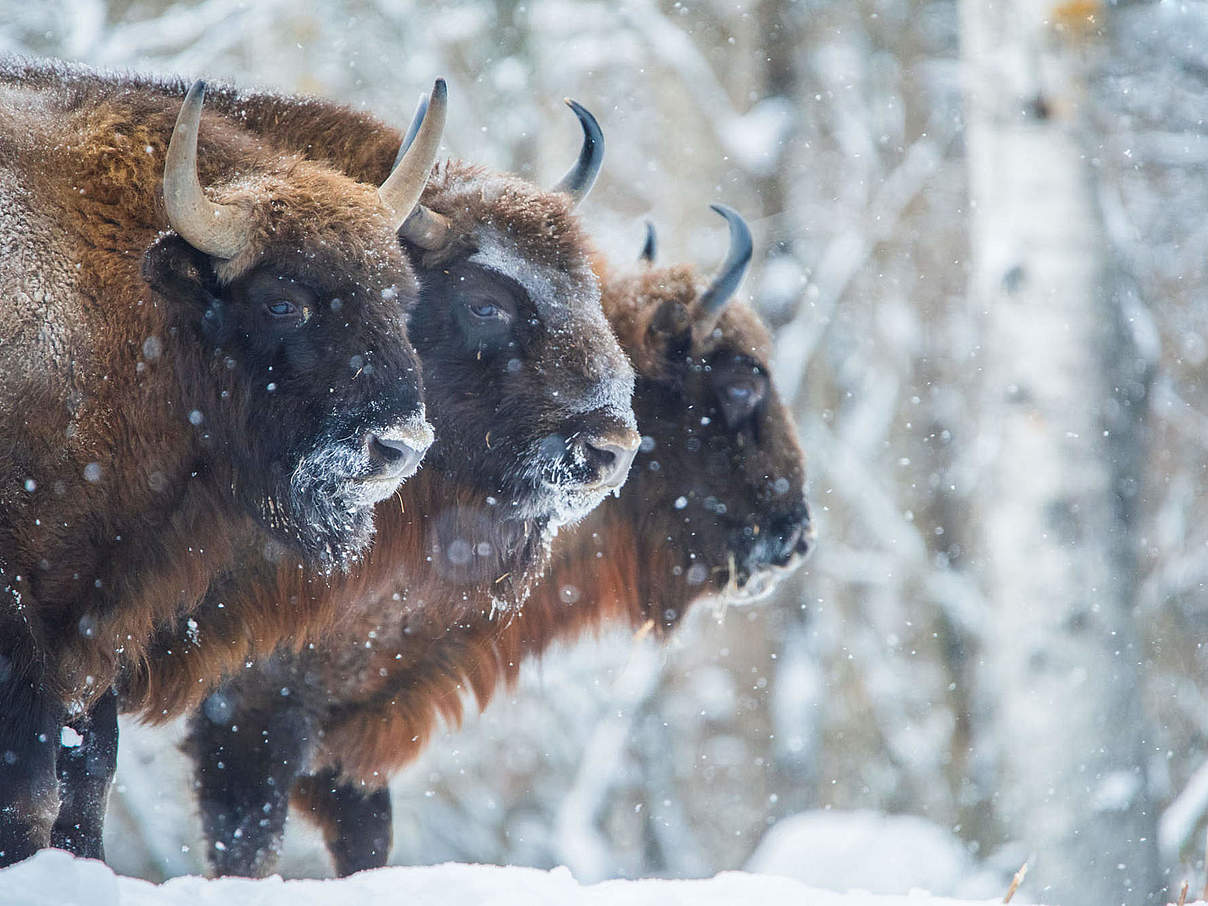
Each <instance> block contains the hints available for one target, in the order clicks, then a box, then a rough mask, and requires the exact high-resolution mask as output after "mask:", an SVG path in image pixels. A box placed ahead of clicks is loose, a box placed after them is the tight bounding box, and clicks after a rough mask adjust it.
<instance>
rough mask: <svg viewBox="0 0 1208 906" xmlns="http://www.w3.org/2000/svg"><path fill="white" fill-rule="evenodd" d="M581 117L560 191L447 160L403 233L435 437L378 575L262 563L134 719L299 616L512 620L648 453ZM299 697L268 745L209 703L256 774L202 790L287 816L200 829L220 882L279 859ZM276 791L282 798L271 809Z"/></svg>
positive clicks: (298, 729) (303, 719)
mask: <svg viewBox="0 0 1208 906" xmlns="http://www.w3.org/2000/svg"><path fill="white" fill-rule="evenodd" d="M277 102H278V103H289V100H288V99H278V101H277ZM308 109H309V105H308ZM575 112H576V114H577V116H578V117H579V119H580V122H581V124H582V126H583V129H584V142H583V150H582V151H581V153H580V158H579V161H578V162H577V163H576V164H575V166H573V167H572V168H571V170H570V172H569V173H568V174H567V176H566V177H565V178H564V179H563V180H562V181H561V182H559V183H558V185H557V186H556V187H555V188H554V190H553V191H542V190H540V189H537V188H536V187H534V186H532V185H531V184H529V183H526V182H524V181H522V180H519V179H516V178H514V177H510V176H505V175H501V174H496V173H491V172H489V171H486V170H484V169H482V168H480V167H474V166H471V165H468V164H464V163H460V162H448V163H444V164H442V165H440V166H439V167H437V169H436V171H435V172H434V173H433V175H432V177H431V180H430V182H429V186H428V188H427V190H426V192H425V194H424V196H423V206H422V208H420V209H419V210H418V211H417V214H416V215H415V217H414V219H413V220H412V221H409V225H414V224H415V223H420V224H422V225H423V227H424V236H423V237H422V238H421V239H420V240H414V239H412V238H408V236H407V235H403V236H402V238H403V243H402V245H403V247H404V249H405V250H406V251H407V253H408V254H409V255H410V256H411V257H412V260H413V262H414V263H415V267H416V270H417V272H418V273H419V276H420V279H421V287H422V289H421V294H420V301H419V303H418V305H417V306H416V307H415V309H414V310H413V312H412V313H411V316H410V334H411V339H412V342H413V343H414V344H415V347H416V349H417V350H418V352H419V353H420V355H421V358H422V360H423V363H424V371H425V376H426V387H427V402H428V414H429V417H430V418H431V420H432V422H433V424H434V426H435V427H436V433H437V441H436V443H435V444H434V446H433V447H432V449H431V450H430V451H429V454H428V457H427V460H426V465H425V468H424V469H423V470H422V471H421V472H420V473H419V474H418V475H417V476H416V477H415V478H413V479H411V480H410V481H409V482H408V483H407V484H406V485H405V486H404V487H403V488H402V489H401V490H400V492H399V494H398V497H397V499H392V500H388V501H384V502H383V503H381V504H380V505H379V506H378V513H377V525H378V531H377V536H376V538H375V541H374V544H373V546H372V548H371V549H370V551H369V552H368V554H367V555H366V557H365V559H364V561H363V562H362V563H360V564H358V565H357V566H355V567H354V568H353V569H351V570H349V571H348V573H347V574H346V575H335V576H329V575H326V574H323V573H319V572H316V571H314V570H309V569H300V568H299V564H298V563H297V562H296V561H295V560H294V559H292V558H281V559H280V560H278V561H277V562H271V561H268V560H266V559H265V558H264V557H263V556H261V555H260V554H259V552H255V551H252V552H249V556H247V557H246V558H245V559H244V561H243V562H242V563H241V565H240V567H239V568H237V569H235V570H232V571H231V572H230V574H229V575H228V576H227V577H225V578H224V580H223V581H221V582H219V583H217V584H216V585H215V586H213V588H212V590H211V593H210V594H209V595H208V597H207V599H206V602H205V603H204V604H203V605H202V606H201V607H200V608H199V609H198V610H197V611H196V612H195V613H193V614H191V615H190V616H189V617H188V619H187V621H185V620H182V621H181V622H180V623H178V624H177V625H176V626H175V627H171V628H169V627H165V628H164V631H163V632H162V633H161V635H160V637H159V638H158V640H157V642H156V644H155V645H154V646H153V648H152V651H151V652H150V655H149V657H148V658H147V659H145V660H144V661H141V662H139V663H136V664H132V665H131V669H130V671H129V673H128V675H127V678H126V682H125V693H126V704H127V707H128V708H130V709H132V710H136V711H141V712H142V713H143V715H144V716H145V717H149V718H150V719H159V718H164V717H168V716H172V715H173V714H176V713H180V712H181V710H182V709H187V708H189V707H192V706H194V705H195V704H196V703H197V701H198V700H199V699H200V698H201V697H202V696H203V695H204V694H205V693H206V692H207V691H208V690H209V689H211V688H212V687H213V685H214V684H215V683H216V681H217V680H218V679H219V678H220V677H221V676H222V674H223V673H225V672H230V671H231V670H234V669H236V668H238V667H241V666H242V665H243V663H244V662H245V660H247V659H248V658H251V657H256V656H259V655H261V654H264V653H265V652H264V647H263V646H265V645H266V644H268V645H271V644H272V642H273V641H274V640H281V639H285V640H288V639H290V637H291V636H293V637H297V636H299V635H301V634H302V630H303V629H304V627H303V626H302V625H300V624H298V622H297V621H296V620H292V619H291V618H290V615H291V613H293V612H294V611H296V610H298V609H304V610H305V611H306V612H307V613H308V614H311V615H312V617H313V615H314V614H316V613H319V612H327V613H328V614H330V615H331V616H332V617H335V616H337V615H342V614H344V613H345V612H346V611H349V610H352V609H355V608H359V607H361V606H362V602H373V611H372V612H373V613H375V614H377V613H382V612H385V611H395V610H401V609H404V608H406V606H407V602H405V601H402V600H401V599H402V598H403V597H404V596H407V597H408V600H411V596H413V595H416V594H428V595H429V597H430V599H431V600H436V599H437V598H438V597H439V599H440V600H442V601H445V602H446V605H445V606H446V612H450V611H451V610H452V609H457V610H459V611H464V613H465V615H466V618H467V619H478V618H480V616H481V615H482V614H485V613H490V612H505V611H507V612H510V611H514V610H515V609H516V607H517V606H518V605H519V602H521V601H522V600H523V598H524V597H525V596H526V594H527V589H528V587H529V585H530V584H531V580H532V578H533V577H534V576H535V575H536V574H538V573H539V572H540V569H541V567H542V564H543V562H544V557H545V555H546V551H547V550H548V545H549V539H550V536H551V533H552V531H553V529H554V527H556V526H557V525H559V524H563V523H566V522H568V521H572V520H574V519H577V518H580V517H581V516H582V515H583V514H584V513H586V512H587V511H589V510H590V509H591V508H592V507H594V506H595V505H596V504H597V503H598V502H599V501H600V500H601V499H602V498H603V497H604V496H605V495H606V494H607V493H608V492H609V491H610V490H612V489H613V488H615V487H616V486H618V485H619V484H620V483H621V482H622V481H623V479H624V477H625V474H626V473H627V471H628V468H629V463H630V462H631V460H632V457H633V455H634V453H635V452H636V449H637V446H638V443H639V437H638V435H637V433H636V430H635V421H634V416H633V413H632V409H631V408H630V395H631V393H632V387H633V372H632V369H631V368H630V366H629V363H628V360H627V359H626V358H625V356H624V354H623V352H622V351H621V349H620V347H619V346H618V345H617V342H616V340H615V338H614V337H613V335H612V332H611V329H610V328H609V326H608V323H607V321H606V320H605V318H604V316H603V313H602V311H601V309H600V298H599V286H598V281H597V279H596V277H595V275H594V273H593V271H592V269H591V253H592V249H591V246H590V244H589V243H588V241H587V238H586V236H585V235H584V233H583V231H582V229H581V227H580V226H579V223H578V220H577V218H576V217H575V215H574V213H573V207H574V205H575V203H576V202H577V201H578V200H579V199H580V198H582V197H583V195H584V194H585V193H586V192H587V190H588V189H589V188H590V185H591V183H592V180H593V178H594V176H595V173H596V171H597V170H598V168H599V163H600V156H601V154H602V151H603V137H602V135H601V134H600V131H599V127H598V125H597V124H596V122H595V120H594V118H593V117H591V115H590V114H589V113H588V112H587V111H585V110H583V109H582V108H581V107H576V108H575ZM244 119H245V117H242V116H241V121H243V120H244ZM395 141H396V142H397V141H398V139H397V134H396V138H395ZM393 157H394V154H393V150H392V151H391V153H390V154H389V155H388V156H384V158H383V159H384V163H383V164H382V167H383V169H384V170H385V171H387V172H388V171H389V168H390V165H391V161H392V160H393ZM408 228H409V226H404V233H405V232H406V230H407V229H408ZM301 601H304V602H305V603H304V604H299V602H301ZM451 618H452V619H456V616H451ZM308 625H309V626H310V627H313V626H315V625H319V621H317V620H316V619H312V620H310V621H309V623H308ZM395 628H396V629H397V630H398V631H405V630H404V629H403V628H402V627H401V626H396V627H395ZM305 691H306V690H304V689H302V688H298V689H297V697H296V699H294V701H295V702H296V703H297V705H298V707H297V708H293V707H287V708H285V709H283V710H282V711H281V712H280V713H279V714H277V715H274V716H273V732H272V733H271V734H270V739H271V742H272V746H273V747H269V746H265V745H262V744H261V743H262V742H265V740H264V739H263V738H262V737H261V736H259V734H258V731H257V730H255V729H254V728H251V727H247V728H239V729H238V732H237V734H235V735H234V736H233V737H232V729H231V724H230V723H229V722H224V721H223V718H222V715H223V708H224V707H225V705H223V703H222V699H221V698H216V699H212V700H210V701H209V702H208V703H207V706H206V713H208V714H210V715H211V716H214V717H215V719H216V721H217V723H215V724H213V725H212V727H213V732H214V733H215V734H219V735H221V736H222V738H216V739H215V745H216V746H218V747H222V748H225V750H226V751H228V752H230V753H231V754H230V755H229V756H228V760H229V761H230V762H231V763H232V764H234V762H235V761H239V762H240V764H241V765H243V766H245V767H246V770H243V769H242V768H241V770H240V771H238V772H237V771H233V770H232V771H230V772H221V771H220V772H217V773H210V774H209V775H208V776H207V780H206V783H207V784H209V785H215V784H218V785H221V784H226V783H229V784H233V785H236V786H237V785H238V784H239V783H242V782H244V781H245V780H249V781H251V782H253V783H255V784H256V786H255V789H254V790H251V791H249V792H248V795H254V796H255V797H257V800H258V801H269V800H272V801H273V802H274V803H275V804H274V808H277V807H279V808H280V811H279V813H278V812H275V811H272V810H271V809H270V813H263V814H261V815H257V816H253V817H252V818H251V819H250V820H249V821H247V822H246V823H245V824H241V825H235V826H228V825H227V824H226V823H225V822H226V821H227V816H226V815H227V813H224V812H222V813H220V812H217V811H214V810H207V811H206V812H205V813H204V814H203V817H204V820H205V821H206V823H207V827H208V828H209V829H210V831H211V833H212V835H213V836H214V838H215V840H216V841H219V842H221V843H222V847H221V848H220V847H217V846H216V847H215V848H214V850H213V853H212V855H213V857H214V864H215V866H216V868H217V869H218V870H220V871H223V872H235V871H239V870H243V871H245V872H247V871H250V870H251V868H245V867H244V866H246V865H248V864H249V863H248V861H247V860H248V858H249V856H248V854H249V853H256V852H259V851H261V850H264V851H271V850H272V847H271V846H268V845H266V844H265V842H264V839H265V837H266V836H267V837H268V838H269V839H271V838H272V835H273V834H274V832H277V833H279V830H280V827H281V822H283V821H284V807H285V805H286V802H287V799H286V798H285V797H286V795H287V794H288V790H289V785H290V784H289V778H288V777H286V778H285V779H281V780H278V777H277V775H278V774H279V773H280V771H283V770H284V771H285V772H286V773H287V774H289V773H290V772H293V771H295V770H296V769H298V768H299V767H301V762H300V760H299V759H301V758H303V757H305V755H306V752H307V750H308V749H309V748H312V747H313V745H314V743H315V742H316V739H315V736H314V733H313V725H312V724H311V723H310V722H309V721H310V718H309V711H310V709H311V707H312V704H311V703H310V702H308V699H307V696H306V694H305ZM290 704H292V702H291V703H290ZM286 737H289V738H291V739H292V740H293V743H292V744H293V745H294V746H295V754H294V755H290V756H288V764H280V763H277V762H276V761H274V759H276V758H277V757H278V756H279V755H281V752H279V751H278V750H277V749H276V748H275V746H276V745H278V744H280V743H283V742H284V740H285V738H286ZM236 750H238V752H236ZM266 757H268V758H269V759H270V760H267V761H266V760H265V758H266ZM224 763H225V762H224ZM266 783H267V784H268V786H267V787H266V786H264V784H266ZM89 790H90V792H87V793H84V794H81V796H82V799H81V801H87V802H91V803H92V804H93V805H94V806H95V805H97V804H98V803H99V804H101V805H102V806H103V801H104V790H105V787H104V785H103V784H102V783H100V782H99V778H95V777H94V778H93V779H92V781H91V782H90V784H89ZM274 790H279V791H280V792H281V793H282V794H283V795H282V796H278V797H276V798H275V799H274V798H273V797H274ZM232 796H235V797H236V798H240V794H239V792H238V791H224V790H219V791H217V792H215V794H214V796H213V797H211V798H210V800H209V801H214V802H219V801H222V800H224V799H226V798H230V797H232ZM261 797H267V799H262V798H261ZM240 820H242V817H240ZM72 821H73V823H76V824H80V825H81V826H82V827H88V828H90V829H92V830H90V831H89V832H90V833H95V832H96V830H95V829H96V828H99V820H96V819H88V818H87V817H84V818H81V817H80V816H75V817H73V818H72ZM274 828H275V829H276V831H274Z"/></svg>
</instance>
